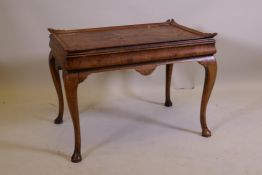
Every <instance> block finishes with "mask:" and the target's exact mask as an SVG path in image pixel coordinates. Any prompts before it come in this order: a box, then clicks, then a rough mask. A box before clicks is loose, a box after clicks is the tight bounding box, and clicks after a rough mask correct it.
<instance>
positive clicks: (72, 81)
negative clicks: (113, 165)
mask: <svg viewBox="0 0 262 175" xmlns="http://www.w3.org/2000/svg"><path fill="white" fill-rule="evenodd" d="M63 79H64V86H65V94H66V98H67V103H68V108H69V111H70V114H71V118H72V122H73V126H74V132H75V149H74V153H73V155H72V157H71V161H72V162H75V163H77V162H80V161H81V160H82V157H81V134H80V123H79V112H78V102H77V87H78V84H79V83H80V82H79V76H78V73H72V74H70V73H67V72H65V71H63Z"/></svg>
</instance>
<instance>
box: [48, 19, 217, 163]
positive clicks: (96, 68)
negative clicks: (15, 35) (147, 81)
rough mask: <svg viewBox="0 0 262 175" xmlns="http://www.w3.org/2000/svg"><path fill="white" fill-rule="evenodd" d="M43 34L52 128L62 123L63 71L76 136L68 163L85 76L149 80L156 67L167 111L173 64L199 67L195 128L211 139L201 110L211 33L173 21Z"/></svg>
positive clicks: (211, 73)
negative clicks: (161, 73)
mask: <svg viewBox="0 0 262 175" xmlns="http://www.w3.org/2000/svg"><path fill="white" fill-rule="evenodd" d="M48 30H49V32H50V33H51V34H50V44H49V45H50V48H51V51H50V55H49V66H50V71H51V74H52V78H53V81H54V85H55V88H56V92H57V95H58V99H59V114H58V117H57V118H56V119H55V123H56V124H60V123H62V122H63V111H64V102H63V94H62V87H61V81H60V76H59V70H62V73H63V80H64V88H65V94H66V98H67V102H68V107H69V111H70V114H71V118H72V121H73V125H74V132H75V149H74V153H73V155H72V158H71V160H72V162H80V161H81V159H82V158H81V135H80V124H79V112H78V104H77V87H78V84H79V83H81V82H82V81H84V80H85V78H86V77H87V76H88V75H90V74H91V73H96V72H104V71H112V70H119V69H135V70H136V71H138V72H139V73H141V74H142V75H149V74H150V73H152V72H153V71H154V69H155V68H156V67H157V66H159V65H166V89H165V106H167V107H169V106H172V102H171V100H170V83H171V76H172V68H173V63H176V62H187V61H196V62H198V63H200V64H201V65H202V66H204V68H205V83H204V89H203V96H202V102H201V108H200V123H201V127H202V136H204V137H209V136H211V132H210V130H209V129H208V127H207V124H206V108H207V103H208V100H209V97H210V94H211V91H212V89H213V86H214V83H215V79H216V73H217V64H216V60H215V57H214V56H213V55H214V54H215V53H216V48H215V40H214V37H215V36H216V33H214V34H209V33H202V32H199V31H196V30H193V29H190V28H188V27H185V26H182V25H179V24H177V23H176V22H175V21H174V20H173V19H171V20H167V21H166V22H163V23H150V24H138V25H127V26H117V27H104V28H92V29H78V30H54V29H48Z"/></svg>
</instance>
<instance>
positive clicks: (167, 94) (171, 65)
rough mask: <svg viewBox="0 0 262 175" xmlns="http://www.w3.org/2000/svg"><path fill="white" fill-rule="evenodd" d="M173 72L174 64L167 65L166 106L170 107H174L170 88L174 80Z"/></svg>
mask: <svg viewBox="0 0 262 175" xmlns="http://www.w3.org/2000/svg"><path fill="white" fill-rule="evenodd" d="M172 70H173V64H167V65H166V101H165V106H167V107H170V106H172V101H171V99H170V86H171V79H172Z"/></svg>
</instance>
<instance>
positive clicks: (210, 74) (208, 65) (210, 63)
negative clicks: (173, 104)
mask: <svg viewBox="0 0 262 175" xmlns="http://www.w3.org/2000/svg"><path fill="white" fill-rule="evenodd" d="M199 64H201V65H203V66H204V68H205V84H204V89H203V95H202V101H201V108H200V123H201V127H202V136H203V137H210V136H211V132H210V130H209V129H208V127H207V122H206V108H207V104H208V100H209V97H210V95H211V92H212V89H213V86H214V84H215V80H216V74H217V63H216V59H215V57H213V56H212V57H209V58H208V59H206V60H204V61H199Z"/></svg>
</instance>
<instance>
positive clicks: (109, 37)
mask: <svg viewBox="0 0 262 175" xmlns="http://www.w3.org/2000/svg"><path fill="white" fill-rule="evenodd" d="M48 30H49V31H50V33H51V34H52V35H53V36H54V38H55V39H56V40H57V41H58V42H59V43H60V44H61V45H62V47H63V49H64V50H65V51H68V52H82V51H85V52H87V51H98V50H101V49H102V50H103V49H111V50H112V49H114V48H127V47H134V46H135V47H138V46H142V47H146V46H148V47H149V46H150V45H151V46H152V45H159V44H161V45H163V44H168V43H183V42H187V43H188V42H191V43H192V42H193V43H194V42H199V41H200V40H205V39H211V38H213V37H214V36H215V35H216V33H214V34H209V33H202V32H199V31H196V30H193V29H190V28H187V27H185V26H182V25H179V24H177V23H176V22H174V21H173V20H168V21H167V22H164V23H149V24H137V25H126V26H115V27H103V28H91V29H77V30H55V29H48Z"/></svg>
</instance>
